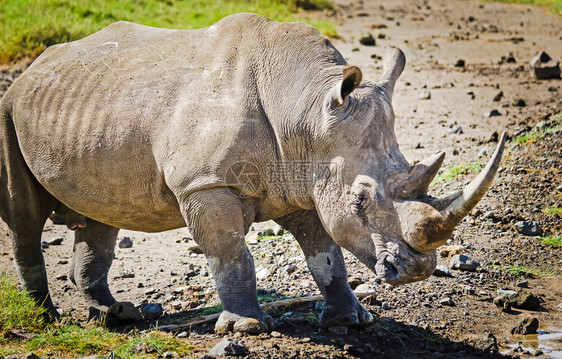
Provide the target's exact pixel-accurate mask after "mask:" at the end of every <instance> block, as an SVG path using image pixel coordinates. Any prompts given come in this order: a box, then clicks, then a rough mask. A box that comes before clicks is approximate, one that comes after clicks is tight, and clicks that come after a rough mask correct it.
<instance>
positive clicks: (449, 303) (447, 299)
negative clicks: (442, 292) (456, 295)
mask: <svg viewBox="0 0 562 359" xmlns="http://www.w3.org/2000/svg"><path fill="white" fill-rule="evenodd" d="M439 304H441V305H445V306H447V307H454V306H455V302H454V301H453V299H452V298H451V297H445V298H443V299H441V300H440V301H439Z"/></svg>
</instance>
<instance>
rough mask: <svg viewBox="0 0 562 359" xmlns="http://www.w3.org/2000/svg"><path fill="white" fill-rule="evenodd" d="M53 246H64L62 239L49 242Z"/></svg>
mask: <svg viewBox="0 0 562 359" xmlns="http://www.w3.org/2000/svg"><path fill="white" fill-rule="evenodd" d="M47 243H49V245H51V246H59V245H61V244H62V237H58V238H53V239H51V240H50V241H47Z"/></svg>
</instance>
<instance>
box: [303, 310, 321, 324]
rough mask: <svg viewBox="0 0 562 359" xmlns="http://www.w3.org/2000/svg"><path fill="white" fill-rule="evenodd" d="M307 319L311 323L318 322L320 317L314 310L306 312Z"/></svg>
mask: <svg viewBox="0 0 562 359" xmlns="http://www.w3.org/2000/svg"><path fill="white" fill-rule="evenodd" d="M304 320H305V321H307V322H309V323H316V322H317V321H318V317H317V316H316V314H315V313H314V312H308V313H306V317H305V318H304Z"/></svg>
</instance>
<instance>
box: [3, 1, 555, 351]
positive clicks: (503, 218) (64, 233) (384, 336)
mask: <svg viewBox="0 0 562 359" xmlns="http://www.w3.org/2000/svg"><path fill="white" fill-rule="evenodd" d="M336 3H337V5H338V7H339V9H338V10H337V11H333V12H327V13H323V14H318V13H314V14H311V16H322V17H326V18H328V19H330V20H332V21H334V22H335V23H336V24H337V25H338V29H339V33H340V35H341V39H338V40H334V41H333V42H334V44H335V46H336V47H337V48H338V49H339V50H340V51H341V52H342V53H343V54H344V55H345V56H346V58H347V59H348V61H349V63H351V64H356V65H359V66H360V67H361V69H362V70H363V73H364V79H367V80H370V81H376V80H377V79H378V78H379V77H380V75H381V72H382V60H381V59H380V57H381V56H382V55H383V54H384V47H383V46H384V45H387V44H392V45H395V46H398V47H400V48H401V49H403V50H404V52H405V54H406V57H407V62H408V64H407V67H406V70H405V71H404V73H403V74H402V76H401V78H400V80H399V82H398V84H397V86H396V90H395V94H394V109H395V113H396V134H397V139H398V142H399V144H400V148H401V150H402V152H403V153H404V154H405V156H406V158H407V159H408V160H410V161H412V162H414V161H417V160H421V159H424V158H426V157H428V156H430V155H431V154H433V153H434V152H436V151H437V150H444V151H447V153H448V157H447V159H446V162H445V165H446V166H456V165H459V164H461V163H465V162H467V161H471V160H474V161H477V162H481V163H483V162H484V161H485V160H486V159H487V157H488V156H489V155H490V153H491V149H492V148H493V146H494V145H495V142H494V136H493V133H494V132H498V133H501V131H504V130H505V131H507V132H508V134H509V135H510V136H511V137H512V138H515V137H516V136H517V135H519V134H522V133H523V132H525V131H530V130H532V129H533V128H534V126H535V125H536V124H537V123H539V122H544V121H545V120H546V119H548V117H549V115H552V114H556V113H559V112H560V111H562V89H561V85H562V81H561V80H559V79H557V80H536V79H534V78H532V77H531V76H530V71H529V65H528V62H529V60H530V59H531V58H532V57H533V56H535V55H536V54H537V53H538V52H539V51H541V50H544V51H546V52H547V53H549V54H550V55H551V57H553V58H554V59H557V60H560V59H562V37H561V36H562V20H561V18H560V17H556V16H553V15H550V14H548V13H546V12H545V11H544V10H543V9H541V8H536V7H528V6H518V5H505V4H497V3H481V2H477V1H471V0H454V1H453V0H450V1H445V0H435V1H419V0H415V1H406V0H398V1H392V2H389V1H356V2H348V1H343V0H341V1H339V0H338V1H337V2H336ZM365 32H371V33H372V34H373V36H374V37H375V40H376V46H374V47H372V46H363V45H360V43H359V39H360V37H361V35H362V34H363V33H365ZM459 60H464V66H455V65H457V62H458V61H459ZM17 75H18V69H17V68H11V69H6V70H5V71H3V72H2V78H0V86H4V87H6V85H9V83H10V82H11V81H12V80H13V78H14V77H16V76H17ZM3 90H5V88H4V89H3ZM423 91H429V93H430V95H431V98H430V99H421V94H422V92H423ZM500 92H502V93H503V96H499V97H500V98H499V99H497V100H498V101H494V98H495V97H498V96H497V95H498V93H500ZM519 99H521V100H523V101H524V103H525V105H524V106H521V105H522V103H521V102H520V101H519V106H518V105H516V102H517V101H518V100H519ZM494 109H496V110H498V111H499V112H500V114H501V115H500V116H495V117H488V116H486V115H485V114H486V113H488V112H490V111H492V110H494ZM559 121H560V120H559ZM561 122H562V121H561ZM558 124H560V123H558ZM550 125H551V126H552V125H554V124H552V123H551V124H550ZM454 126H460V127H461V128H462V133H453V132H451V128H452V127H454ZM508 147H509V149H508V151H507V154H506V156H505V160H504V162H503V168H502V169H501V171H500V173H499V174H498V178H497V179H496V181H495V184H494V187H493V188H492V189H491V190H490V191H489V192H488V194H487V195H486V196H485V197H484V199H483V200H482V202H481V203H480V204H479V205H478V207H477V209H476V210H475V211H473V214H472V215H471V216H469V217H468V218H467V219H465V220H464V221H463V223H462V224H461V225H460V226H459V228H458V229H457V230H456V231H455V232H454V234H453V238H452V240H451V242H450V245H457V247H456V248H457V250H460V251H463V252H465V253H466V254H467V255H468V256H470V257H471V258H473V259H476V260H478V261H479V262H480V263H481V266H480V268H479V269H478V270H477V271H476V272H460V271H453V276H452V277H435V276H432V277H431V278H429V279H427V280H425V281H422V282H418V283H413V284H409V285H405V286H402V287H394V288H393V287H391V286H388V285H380V284H377V283H375V282H374V281H373V279H374V277H373V275H372V273H370V272H369V271H368V270H367V268H365V267H364V266H363V265H361V264H360V263H358V261H357V260H355V259H354V258H353V257H352V256H351V255H350V254H349V253H346V258H347V262H348V269H349V272H350V275H351V276H353V277H354V278H353V281H354V282H355V284H358V283H364V284H367V285H371V286H372V287H374V288H375V289H376V290H377V294H376V295H375V296H373V297H370V298H367V299H365V300H364V305H365V306H366V307H367V308H368V309H369V310H370V311H371V312H372V313H373V314H374V315H375V317H376V320H375V323H374V324H373V325H369V326H366V327H363V328H352V329H349V330H346V329H345V328H339V331H337V330H336V331H335V332H332V331H326V330H321V329H319V328H318V324H317V316H318V308H319V304H315V303H311V304H303V305H299V306H294V307H288V308H280V309H279V310H278V311H274V312H273V313H272V315H273V317H274V319H275V323H276V332H275V333H274V334H273V335H272V334H262V335H260V336H257V337H256V336H240V335H230V336H229V337H237V339H238V340H240V341H242V342H243V343H244V344H245V345H246V346H248V348H249V349H250V354H249V356H250V357H252V358H300V357H317V358H327V357H346V358H352V357H365V358H390V357H393V358H433V357H435V358H439V357H441V358H463V357H498V356H501V354H497V353H495V354H494V353H491V352H490V351H489V350H486V348H487V347H489V344H490V343H493V339H490V338H488V334H489V333H491V334H492V335H493V336H494V337H495V338H496V340H497V343H498V345H499V349H498V352H499V353H504V354H505V355H506V356H520V357H525V356H532V355H537V356H542V357H558V358H560V357H562V337H558V339H553V340H550V341H546V340H545V341H540V342H538V341H537V340H525V341H524V342H523V343H518V341H519V340H520V339H516V338H513V337H512V336H511V334H510V329H511V328H512V327H513V326H514V325H515V324H516V323H517V322H518V321H520V320H521V319H523V318H525V317H536V318H538V319H539V322H540V325H539V329H540V330H542V331H544V332H548V333H562V248H554V247H549V246H546V245H544V244H543V243H542V242H541V241H540V240H539V239H538V238H536V237H530V236H523V235H521V234H518V233H517V232H516V231H515V229H514V226H513V224H514V223H515V222H517V221H520V220H534V221H537V222H538V223H539V224H540V225H541V226H542V229H543V231H544V233H545V234H547V235H560V233H561V232H562V221H561V219H560V217H558V216H549V215H547V214H545V213H543V212H542V210H543V209H546V208H550V207H562V189H561V188H560V185H561V184H562V176H561V174H562V134H561V132H560V131H557V132H556V131H555V132H554V133H552V134H549V135H547V136H545V137H542V138H541V139H539V140H537V141H531V142H530V143H528V144H525V145H519V146H514V145H513V143H511V144H510V145H509V146H508ZM471 176H473V175H468V176H466V177H460V178H459V179H458V180H453V181H450V182H445V183H440V184H437V185H435V186H434V187H432V192H433V194H434V195H443V194H444V193H450V192H452V191H454V190H456V189H458V188H460V187H461V186H462V185H463V184H465V181H467V180H468V179H470V178H471ZM557 187H558V188H557ZM272 227H274V224H273V223H262V224H256V225H255V226H254V230H255V231H259V230H262V229H266V228H272ZM5 228H6V227H5V225H4V224H1V226H0V270H2V271H8V272H10V273H15V271H14V269H13V266H12V264H11V259H12V253H11V249H10V243H9V241H8V239H7V235H6V229H5ZM124 236H128V237H130V238H131V239H132V240H133V247H132V248H128V249H121V248H117V249H116V254H115V260H114V263H113V267H112V269H111V272H110V286H111V288H112V291H113V293H114V294H115V295H116V297H117V298H118V299H119V300H122V301H131V302H133V303H135V304H140V303H142V302H160V303H162V304H163V306H164V308H165V310H166V315H165V316H164V317H163V318H161V319H160V322H159V324H160V325H162V324H166V323H173V322H181V320H183V319H185V318H186V317H187V316H193V315H195V314H196V313H198V312H200V310H201V308H206V307H210V306H212V305H215V304H217V303H218V298H217V295H216V291H215V288H214V284H213V281H212V278H211V277H210V275H209V274H208V269H207V267H206V261H205V259H204V257H203V256H202V255H201V254H198V253H197V250H196V248H193V247H194V246H195V243H194V242H193V240H191V239H190V235H189V233H188V232H187V231H186V230H174V231H169V232H165V233H158V234H148V233H140V232H130V231H122V232H121V233H120V237H119V238H120V239H122V238H123V237H124ZM250 237H252V238H255V235H254V233H250V234H249V236H248V238H250ZM54 238H62V239H63V241H62V244H61V245H57V246H54V245H52V246H50V247H49V248H46V249H45V258H46V262H47V270H48V273H49V279H50V283H51V284H50V285H51V290H52V293H53V296H54V300H55V302H56V304H57V305H58V306H59V307H60V308H61V310H62V311H64V312H66V313H69V314H70V315H72V316H73V317H74V318H75V319H77V320H79V321H85V320H86V317H87V313H88V308H87V307H86V304H85V302H84V301H83V300H82V299H81V298H80V296H79V295H78V293H76V291H75V289H74V287H73V286H72V284H71V283H70V282H69V281H68V279H66V277H65V275H66V273H67V271H68V262H69V259H70V257H71V253H72V232H71V231H70V230H67V229H66V227H64V226H57V225H53V224H51V222H48V224H47V225H46V227H45V230H44V240H50V239H54ZM250 249H251V251H252V253H253V255H254V258H255V260H256V269H257V273H258V287H259V294H261V295H264V296H265V297H269V298H273V299H276V298H279V297H281V296H298V295H307V294H314V293H317V289H316V287H315V285H314V284H313V280H312V277H311V276H310V273H309V272H308V270H307V268H306V265H305V264H304V257H303V255H302V253H301V252H300V250H299V249H298V246H297V244H296V242H295V241H294V240H292V239H291V236H290V235H288V234H285V235H284V236H283V237H282V238H278V239H266V240H263V241H260V242H258V243H257V244H256V243H252V244H251V245H250ZM443 254H444V256H441V255H440V256H439V264H446V265H448V264H449V258H448V257H447V256H446V255H445V253H443ZM509 265H512V266H519V268H533V269H535V270H536V272H535V274H534V275H533V276H531V277H529V278H527V280H528V287H529V289H527V290H528V291H531V292H532V293H534V294H536V295H538V296H539V297H540V298H541V300H542V303H541V307H540V309H539V310H537V311H525V310H514V311H512V312H510V313H505V312H502V311H500V310H499V309H498V308H497V307H496V306H495V305H494V304H493V303H492V299H493V298H494V297H495V296H496V295H497V290H498V289H515V288H516V286H515V285H516V283H517V282H519V281H521V280H523V279H524V278H521V277H518V276H513V275H510V274H509V273H506V271H505V270H504V269H502V266H509ZM444 298H451V300H452V302H453V303H454V304H453V306H445V305H442V304H440V300H441V299H444ZM151 324H154V323H151ZM182 331H183V330H179V332H182ZM187 332H188V333H190V334H191V336H190V337H189V338H188V339H187V340H189V341H191V342H192V343H194V344H195V345H196V352H195V355H196V356H201V355H202V354H205V353H207V352H208V350H209V349H210V348H211V347H212V346H213V345H214V344H215V343H216V342H218V341H219V339H220V338H219V337H218V336H216V335H214V334H213V333H212V324H209V325H203V326H198V327H192V328H190V329H187ZM482 338H488V339H486V340H483V339H482ZM531 339H532V338H531ZM518 346H521V347H523V349H521V350H518V349H516V350H513V349H514V348H517V347H518ZM538 346H540V347H538ZM537 349H540V351H537ZM492 351H493V350H492ZM541 353H542V354H541Z"/></svg>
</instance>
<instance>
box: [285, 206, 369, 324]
mask: <svg viewBox="0 0 562 359" xmlns="http://www.w3.org/2000/svg"><path fill="white" fill-rule="evenodd" d="M276 221H277V222H278V223H279V224H280V225H281V226H282V227H283V228H285V229H288V230H289V231H290V232H291V233H292V234H293V235H294V236H295V238H296V239H297V241H298V242H299V245H300V246H301V248H302V250H303V252H304V255H305V256H306V263H307V265H308V268H309V269H310V272H311V273H312V276H313V277H314V280H315V282H316V284H317V285H318V287H319V289H320V292H321V293H322V295H323V296H324V300H325V303H326V304H325V306H324V309H323V310H322V313H321V314H320V326H321V327H323V328H326V327H331V326H336V325H348V326H350V325H360V324H363V323H370V322H372V321H373V316H372V315H371V314H370V313H369V312H368V311H366V310H365V308H363V306H362V305H361V303H359V301H358V300H357V298H356V297H355V295H354V294H353V291H352V290H351V288H350V286H349V284H348V282H347V270H346V268H345V262H344V259H343V254H342V251H341V248H340V246H338V245H337V244H336V243H335V242H334V241H333V239H332V238H331V237H330V235H328V233H326V231H325V230H324V227H323V226H322V223H321V222H320V219H319V218H318V214H317V213H316V211H298V212H295V213H291V214H290V215H288V216H286V217H283V218H281V219H277V220H276Z"/></svg>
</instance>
